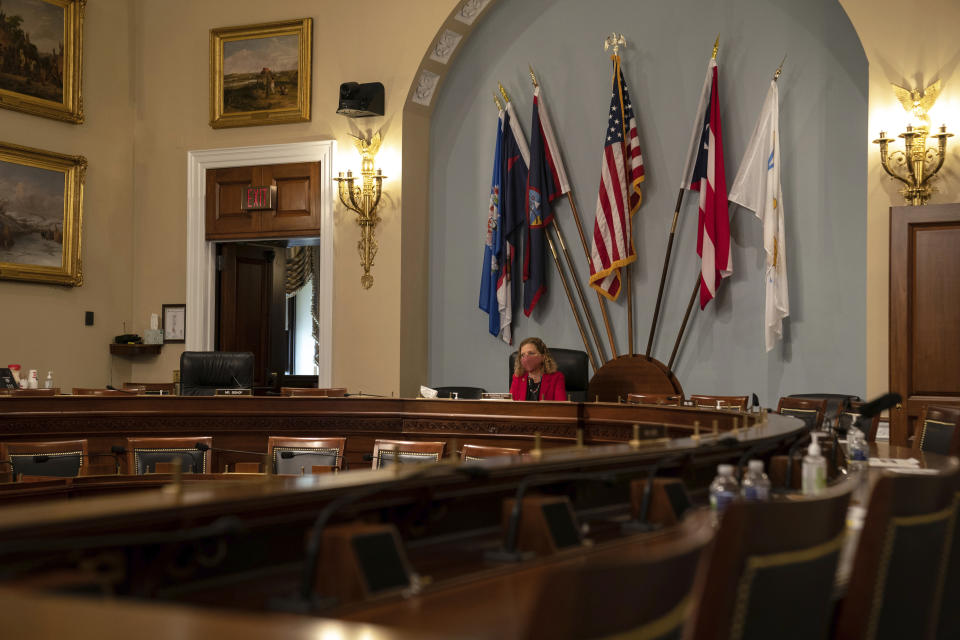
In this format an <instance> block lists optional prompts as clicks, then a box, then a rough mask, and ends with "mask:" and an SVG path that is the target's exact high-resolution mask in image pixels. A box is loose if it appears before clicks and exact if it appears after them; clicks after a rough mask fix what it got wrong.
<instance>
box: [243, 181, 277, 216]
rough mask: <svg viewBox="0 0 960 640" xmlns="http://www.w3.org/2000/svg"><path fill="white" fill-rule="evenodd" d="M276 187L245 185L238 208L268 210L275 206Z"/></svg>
mask: <svg viewBox="0 0 960 640" xmlns="http://www.w3.org/2000/svg"><path fill="white" fill-rule="evenodd" d="M276 199H277V187H276V186H273V185H271V186H269V187H247V188H246V189H244V190H243V202H241V203H240V208H241V209H243V210H244V211H269V210H272V209H274V208H275V202H276Z"/></svg>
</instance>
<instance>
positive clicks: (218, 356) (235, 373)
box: [180, 351, 253, 396]
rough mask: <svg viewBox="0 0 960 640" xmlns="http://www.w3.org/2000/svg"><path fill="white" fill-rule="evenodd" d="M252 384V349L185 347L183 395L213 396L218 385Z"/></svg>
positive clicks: (182, 371) (246, 386)
mask: <svg viewBox="0 0 960 640" xmlns="http://www.w3.org/2000/svg"><path fill="white" fill-rule="evenodd" d="M252 386H253V354H252V353H250V352H249V351H246V352H241V351H184V352H183V353H182V354H181V355H180V395H182V396H212V395H214V393H215V392H216V390H217V389H249V388H251V387H252Z"/></svg>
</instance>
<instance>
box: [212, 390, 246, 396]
mask: <svg viewBox="0 0 960 640" xmlns="http://www.w3.org/2000/svg"><path fill="white" fill-rule="evenodd" d="M213 395H215V396H252V395H253V389H217V390H216V391H214V392H213Z"/></svg>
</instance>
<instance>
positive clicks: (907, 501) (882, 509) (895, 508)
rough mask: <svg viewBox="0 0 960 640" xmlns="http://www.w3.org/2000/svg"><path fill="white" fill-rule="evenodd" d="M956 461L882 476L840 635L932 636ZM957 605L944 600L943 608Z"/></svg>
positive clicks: (848, 638) (849, 638) (840, 618)
mask: <svg viewBox="0 0 960 640" xmlns="http://www.w3.org/2000/svg"><path fill="white" fill-rule="evenodd" d="M950 467H951V468H950V470H949V472H947V473H940V474H937V475H909V474H893V473H886V474H884V475H882V476H881V477H880V478H879V479H878V480H877V483H876V484H875V485H874V487H873V492H872V494H871V496H870V502H869V506H868V507H867V515H866V519H865V520H864V523H863V529H862V530H861V532H860V540H859V541H858V544H857V553H856V556H855V558H854V561H853V570H852V572H851V574H850V580H849V582H848V584H847V593H846V596H845V597H844V599H843V600H842V601H841V603H840V605H839V612H838V614H837V626H836V634H835V637H836V638H838V639H839V640H855V639H860V638H871V639H876V640H886V639H888V638H889V639H890V640H893V639H894V638H896V639H900V638H926V637H928V634H929V633H930V632H931V630H932V629H931V627H932V626H933V625H934V624H935V622H936V620H935V619H934V618H935V616H934V615H932V610H933V604H934V600H935V599H936V594H937V590H938V586H939V583H940V579H941V577H942V571H941V568H942V567H944V565H946V564H947V562H946V561H947V552H948V548H947V547H946V546H945V545H944V542H945V541H946V536H947V532H948V529H949V526H950V523H951V522H952V518H953V514H954V511H955V509H954V504H953V502H954V494H955V486H956V473H957V471H956V469H957V465H956V462H953V463H952V464H951V465H950ZM955 607H956V602H949V603H947V602H944V603H943V606H942V607H941V609H946V608H955ZM952 637H956V636H952Z"/></svg>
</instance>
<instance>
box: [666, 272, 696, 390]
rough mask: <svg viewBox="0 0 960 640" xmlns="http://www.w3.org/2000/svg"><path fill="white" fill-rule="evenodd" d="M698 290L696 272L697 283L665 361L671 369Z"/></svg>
mask: <svg viewBox="0 0 960 640" xmlns="http://www.w3.org/2000/svg"><path fill="white" fill-rule="evenodd" d="M698 291H700V274H699V273H698V274H697V284H695V285H694V286H693V293H692V294H690V302H689V303H688V304H687V312H686V313H684V314H683V323H682V324H681V325H680V332H679V333H678V334H677V341H676V342H674V343H673V352H672V353H671V354H670V362H668V363H667V369H669V370H670V371H673V361H674V359H676V357H677V350H678V349H679V348H680V341H681V340H683V332H684V331H685V330H686V328H687V320H689V319H690V312H691V311H692V310H693V303H694V302H696V300H697V292H698Z"/></svg>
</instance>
